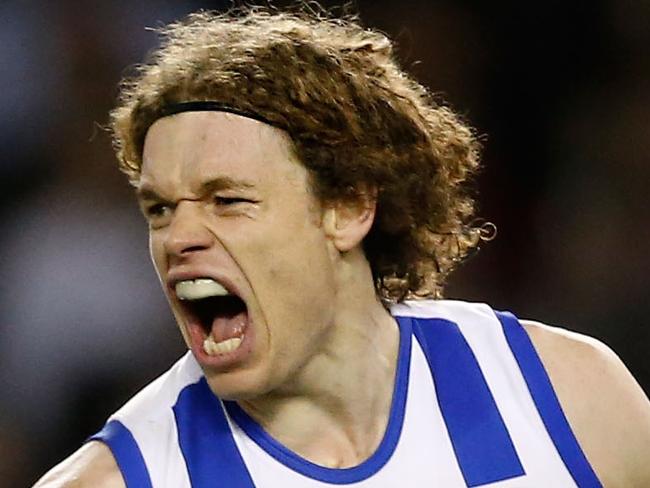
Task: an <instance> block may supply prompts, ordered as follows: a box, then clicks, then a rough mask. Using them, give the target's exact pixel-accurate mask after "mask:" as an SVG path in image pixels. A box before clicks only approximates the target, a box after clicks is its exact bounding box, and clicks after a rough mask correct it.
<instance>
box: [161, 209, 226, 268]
mask: <svg viewBox="0 0 650 488" xmlns="http://www.w3.org/2000/svg"><path fill="white" fill-rule="evenodd" d="M213 245H214V235H213V234H212V233H211V232H210V230H209V229H208V228H207V227H206V226H205V223H204V221H203V216H202V209H201V207H200V202H194V201H189V200H187V201H186V200H182V201H180V202H179V203H178V205H177V206H176V209H175V210H174V216H173V218H172V221H171V223H170V225H169V228H168V232H167V236H166V238H165V241H164V246H165V251H166V252H167V255H168V256H169V257H170V258H176V259H182V258H186V257H189V256H190V255H192V254H194V253H197V252H200V251H204V250H206V249H209V248H210V247H212V246H213Z"/></svg>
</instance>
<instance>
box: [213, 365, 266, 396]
mask: <svg viewBox="0 0 650 488" xmlns="http://www.w3.org/2000/svg"><path fill="white" fill-rule="evenodd" d="M204 374H205V378H206V380H207V382H208V385H209V386H210V390H212V393H214V394H215V395H216V396H218V397H219V398H220V399H221V400H232V401H240V400H250V399H252V398H256V397H260V396H262V395H265V394H267V393H268V392H270V391H271V390H273V386H272V385H271V382H270V381H269V380H268V378H266V376H267V375H259V374H258V375H256V374H254V373H253V372H251V371H241V370H240V371H232V372H214V371H206V370H205V369H204ZM260 376H262V378H260Z"/></svg>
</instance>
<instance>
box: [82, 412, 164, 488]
mask: <svg viewBox="0 0 650 488" xmlns="http://www.w3.org/2000/svg"><path fill="white" fill-rule="evenodd" d="M88 440H89V441H101V442H103V443H104V444H106V445H107V446H108V447H109V449H110V450H111V452H112V453H113V457H114V458H115V462H116V463H117V466H118V467H119V468H120V471H121V472H122V477H123V478H124V482H125V483H126V487H127V488H152V487H151V479H150V478H149V471H147V465H146V464H145V462H144V458H143V457H142V453H141V452H140V448H139V447H138V444H137V443H136V442H135V439H134V438H133V435H132V434H131V432H130V431H129V429H127V428H126V427H125V426H124V425H123V424H122V423H121V422H119V421H117V420H111V421H110V422H108V423H107V424H106V425H105V426H104V428H103V429H102V430H100V431H99V432H97V433H96V434H95V435H93V436H92V437H90V438H89V439H88Z"/></svg>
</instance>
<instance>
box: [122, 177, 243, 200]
mask: <svg viewBox="0 0 650 488" xmlns="http://www.w3.org/2000/svg"><path fill="white" fill-rule="evenodd" d="M254 187H255V185H253V184H252V183H249V182H248V181H244V180H237V179H234V178H231V177H229V176H218V177H216V178H212V179H210V180H208V181H205V182H204V183H202V184H201V186H200V187H199V191H198V195H199V197H205V196H206V195H209V194H211V193H214V192H215V191H220V190H247V189H250V188H254ZM135 193H136V196H137V197H138V199H139V200H167V199H166V198H163V197H162V196H161V195H160V194H158V192H156V190H154V189H153V187H151V186H150V185H148V184H147V183H145V184H143V185H142V186H140V187H138V188H137V189H136V190H135Z"/></svg>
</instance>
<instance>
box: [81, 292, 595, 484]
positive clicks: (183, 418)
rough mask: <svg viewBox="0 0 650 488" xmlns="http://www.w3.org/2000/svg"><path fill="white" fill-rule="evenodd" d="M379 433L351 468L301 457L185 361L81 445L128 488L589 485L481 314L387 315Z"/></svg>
mask: <svg viewBox="0 0 650 488" xmlns="http://www.w3.org/2000/svg"><path fill="white" fill-rule="evenodd" d="M392 314H393V315H394V316H395V318H396V319H397V321H398V323H399V326H400V347H399V356H398V365H397V373H396V382H395V391H394V395H393V403H392V408H391V414H390V419H389V422H388V426H387V429H386V433H385V435H384V437H383V440H382V441H381V444H380V446H379V448H378V449H377V450H376V452H375V453H374V454H373V455H372V456H371V457H370V458H369V459H367V460H366V461H364V462H363V463H361V464H360V465H358V466H355V467H351V468H345V469H333V468H327V467H323V466H319V465H316V464H314V463H311V462H309V461H308V460H306V459H304V458H301V457H300V456H299V455H297V454H296V453H294V452H292V451H290V450H289V449H287V448H286V447H284V446H283V445H282V444H280V443H279V442H278V441H276V440H275V439H273V438H272V437H271V436H270V435H268V434H267V433H266V432H265V431H264V430H263V429H262V428H261V427H260V426H259V425H258V424H257V423H256V422H255V421H254V420H253V419H252V418H250V417H249V416H248V415H247V414H246V413H245V412H244V411H243V410H242V409H241V408H239V407H238V405H237V404H236V403H234V402H228V401H221V400H219V399H218V398H217V397H215V396H214V395H213V394H212V392H211V390H210V389H209V387H208V385H207V383H206V381H205V379H204V377H203V374H202V372H201V369H200V367H199V366H198V364H197V363H196V361H195V360H194V358H193V356H192V355H191V354H190V353H188V354H186V355H185V356H184V357H183V358H182V359H180V360H179V361H178V362H177V363H176V364H175V365H174V366H173V367H172V368H171V369H170V370H169V371H167V372H166V373H165V374H164V375H163V376H161V377H160V378H158V379H157V380H155V381H154V382H152V383H151V384H149V385H148V386H147V387H146V388H144V389H143V390H142V391H141V392H140V393H138V394H137V395H136V396H135V397H134V398H133V399H131V400H130V401H129V402H128V403H127V404H126V405H124V407H122V408H121V409H120V410H118V411H117V412H116V413H115V414H114V415H112V416H111V417H110V418H109V420H108V422H107V423H106V425H105V427H104V428H103V429H102V430H101V431H100V432H99V433H98V434H96V435H95V436H93V437H91V439H95V440H100V441H103V442H105V443H106V444H107V445H108V446H109V448H110V449H111V450H112V452H113V454H114V456H115V459H116V461H117V464H118V466H119V467H120V470H121V471H122V474H123V476H124V478H125V481H126V484H127V486H128V487H129V488H134V487H138V488H146V487H154V488H161V487H170V488H171V487H173V488H188V487H194V488H208V487H228V488H231V487H233V488H235V487H236V488H252V487H257V488H271V487H283V488H324V487H331V486H336V485H348V486H351V487H355V488H356V487H359V488H380V487H381V488H395V487H399V486H408V487H409V488H420V487H427V488H431V487H440V488H460V487H490V488H514V487H540V488H542V487H543V488H548V487H553V488H565V487H566V488H569V487H580V488H587V487H589V488H591V487H600V486H601V484H600V483H599V481H598V479H597V478H596V475H595V474H594V471H593V470H592V468H591V466H590V465H589V463H588V461H587V459H586V458H585V456H584V454H583V452H582V450H581V449H580V446H579V445H578V443H577V441H576V439H575V436H574V435H573V433H572V431H571V428H570V427H569V424H568V422H567V420H566V418H565V416H564V414H563V413H562V409H561V408H560V405H559V403H558V400H557V398H556V396H555V393H554V392H553V389H552V386H551V383H550V381H549V379H548V376H547V374H546V372H545V370H544V367H543V365H542V363H541V361H540V360H539V357H538V356H537V354H536V352H535V350H534V348H533V345H532V343H531V342H530V339H529V338H528V335H527V334H526V332H525V330H524V329H523V327H522V326H521V325H520V324H519V322H518V321H517V319H516V318H515V317H514V316H513V315H511V314H509V313H499V312H494V311H493V310H492V309H491V308H490V307H488V306H487V305H483V304H472V303H465V302H459V301H446V300H440V301H428V300H427V301H414V302H407V303H403V304H399V305H396V306H394V307H393V308H392Z"/></svg>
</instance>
